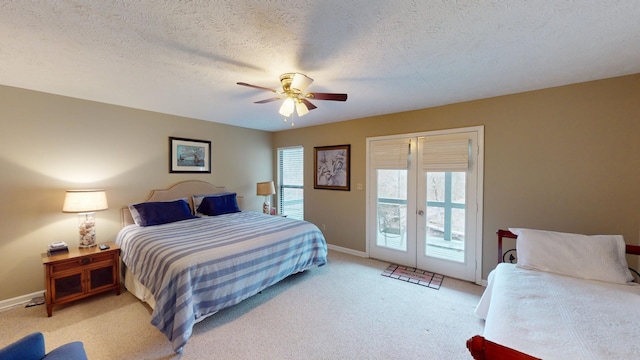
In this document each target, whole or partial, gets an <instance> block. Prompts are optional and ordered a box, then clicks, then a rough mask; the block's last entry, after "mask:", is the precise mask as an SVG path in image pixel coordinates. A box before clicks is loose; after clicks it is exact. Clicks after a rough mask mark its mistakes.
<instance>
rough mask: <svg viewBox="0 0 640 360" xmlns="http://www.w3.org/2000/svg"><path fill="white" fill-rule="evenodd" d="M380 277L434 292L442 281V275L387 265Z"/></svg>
mask: <svg viewBox="0 0 640 360" xmlns="http://www.w3.org/2000/svg"><path fill="white" fill-rule="evenodd" d="M380 275H382V276H386V277H389V278H392V279H398V280H402V281H406V282H410V283H412V284H418V285H422V286H426V287H428V288H430V289H436V290H439V289H440V285H442V281H443V280H444V276H443V275H440V274H436V273H432V272H429V271H424V270H420V269H416V268H412V267H407V266H402V265H396V264H391V265H389V267H388V268H387V269H386V270H385V271H383V272H382V274H380Z"/></svg>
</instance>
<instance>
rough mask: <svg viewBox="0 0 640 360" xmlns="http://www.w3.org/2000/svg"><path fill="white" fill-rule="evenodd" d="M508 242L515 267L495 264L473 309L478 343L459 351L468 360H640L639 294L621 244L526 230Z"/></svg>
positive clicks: (633, 250) (630, 249) (514, 232)
mask: <svg viewBox="0 0 640 360" xmlns="http://www.w3.org/2000/svg"><path fill="white" fill-rule="evenodd" d="M510 230H511V231H505V230H500V231H498V235H499V248H500V249H499V251H500V258H499V261H501V260H502V249H501V248H502V237H510V238H516V237H517V241H516V250H517V264H511V263H500V264H498V266H497V267H496V269H495V270H493V271H492V272H491V273H490V275H489V278H488V286H487V288H486V290H485V292H484V294H483V296H482V298H481V300H480V302H479V304H478V306H477V308H476V315H478V316H479V317H480V318H482V319H485V329H484V333H483V335H482V336H475V337H473V338H471V339H469V341H468V342H467V347H468V348H469V350H470V352H471V353H472V355H473V357H474V358H475V359H487V360H490V359H534V358H541V359H563V360H567V359H636V358H640V342H638V340H637V329H638V327H639V326H640V286H638V285H637V284H636V283H635V282H632V281H633V276H632V274H631V273H630V272H629V269H628V266H627V261H626V256H625V251H626V252H627V253H630V254H635V255H638V254H640V247H638V246H632V245H625V243H624V240H623V239H622V236H619V235H617V236H602V235H600V236H585V235H577V234H566V233H558V232H549V231H541V230H530V229H510Z"/></svg>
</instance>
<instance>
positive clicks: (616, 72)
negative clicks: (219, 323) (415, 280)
mask: <svg viewBox="0 0 640 360" xmlns="http://www.w3.org/2000/svg"><path fill="white" fill-rule="evenodd" d="M0 34H1V35H0V84H2V85H9V86H14V87H20V88H26V89H32V90H38V91H44V92H48V93H53V94H60V95H66V96H71V97H75V98H81V99H88V100H93V101H99V102H104V103H109V104H117V105H123V106H128V107H133V108H138V109H145V110H152V111H157V112H162V113H167V114H174V115H180V116H187V117H192V118H196V119H202V120H209V121H214V122H219V123H226V124H231V125H237V126H242V127H248V128H255V129H262V130H269V131H278V130H286V129H288V128H289V125H287V124H285V123H284V122H283V121H282V120H283V119H282V116H280V115H279V114H278V108H279V106H280V102H272V103H268V104H253V102H254V101H258V100H262V99H266V98H270V97H273V94H272V93H269V92H265V91H260V90H256V89H252V88H248V87H242V86H238V85H236V82H238V81H241V82H247V83H251V84H255V85H259V86H264V87H269V88H278V87H279V85H280V83H279V80H278V78H279V75H280V74H282V73H285V72H301V73H304V74H306V75H308V76H310V77H311V78H313V79H315V82H314V83H313V84H312V85H311V86H310V88H309V89H308V90H309V91H313V92H338V93H342V92H344V93H348V94H349V99H348V100H347V102H344V103H343V102H333V101H317V100H316V101H313V103H314V104H315V105H316V106H317V107H318V108H317V109H315V110H313V111H311V112H310V113H309V114H308V115H306V116H304V117H302V118H300V119H297V118H296V119H294V120H295V123H296V125H295V126H296V127H304V126H310V125H318V124H323V123H330V122H336V121H343V120H349V119H354V118H361V117H366V116H372V115H380V114H388V113H395V112H400V111H406V110H414V109H421V108H427V107H432V106H437V105H444V104H450V103H455V102H460V101H465V100H474V99H480V98H487V97H492V96H498V95H504V94H510V93H517V92H522V91H527V90H534V89H540V88H546V87H552V86H558V85H564V84H570V83H577V82H583V81H589V80H595V79H601V78H607V77H614V76H620V75H626V74H632V73H640V1H638V0H620V1H613V0H575V1H572V0H532V1H521V0H505V1H499V0H457V1H454V0H450V1H446V0H442V1H435V0H413V1H410V0H395V1H390V0H349V1H343V0H341V1H333V0H332V1H319V0H315V1H303V0H299V1H295V0H294V1H281V0H280V1H277V0H273V1H241V0H232V1H195V0H194V1H170V0H165V1H152V0H149V1H145V0H142V1H133V0H119V1H104V0H95V1H83V0H57V1H54V0H50V1H1V2H0Z"/></svg>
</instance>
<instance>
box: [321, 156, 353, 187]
mask: <svg viewBox="0 0 640 360" xmlns="http://www.w3.org/2000/svg"><path fill="white" fill-rule="evenodd" d="M313 150H314V156H313V175H314V176H313V188H314V189H328V190H344V191H349V190H351V187H350V184H351V179H350V177H351V174H350V173H351V169H350V166H351V145H335V146H316V147H314V148H313Z"/></svg>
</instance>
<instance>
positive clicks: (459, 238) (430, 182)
mask: <svg viewBox="0 0 640 360" xmlns="http://www.w3.org/2000/svg"><path fill="white" fill-rule="evenodd" d="M425 174H426V177H427V181H426V187H427V189H426V194H427V204H426V209H427V211H426V232H425V233H426V239H425V240H426V246H425V255H426V256H432V257H437V258H441V259H445V260H451V261H456V262H464V244H465V242H464V238H465V208H466V205H465V198H466V193H465V191H466V173H465V172H427V173H425Z"/></svg>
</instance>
